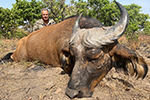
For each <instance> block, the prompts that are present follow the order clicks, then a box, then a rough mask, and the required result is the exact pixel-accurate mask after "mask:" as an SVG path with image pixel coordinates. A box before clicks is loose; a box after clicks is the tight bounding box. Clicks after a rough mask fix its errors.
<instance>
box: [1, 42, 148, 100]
mask: <svg viewBox="0 0 150 100" xmlns="http://www.w3.org/2000/svg"><path fill="white" fill-rule="evenodd" d="M149 40H150V39H148V40H147V41H145V39H144V41H143V42H142V41H140V43H138V44H139V45H138V48H137V50H136V52H138V53H139V54H140V55H141V56H143V57H144V58H145V60H146V61H147V64H148V65H149V69H150V42H149ZM17 42H18V40H5V39H3V40H0V54H1V55H0V58H1V57H3V56H4V55H5V54H7V53H9V52H13V51H14V50H15V49H16V44H17ZM125 44H126V43H125ZM127 45H128V44H127ZM131 47H132V46H131ZM68 81H69V76H68V75H67V74H63V70H62V69H61V68H56V67H50V66H49V65H44V64H40V63H38V62H37V61H35V62H25V61H22V62H19V63H16V62H11V63H10V62H9V63H5V64H3V65H0V100H70V98H69V97H68V96H66V95H65V88H66V86H67V83H68ZM73 100H150V71H148V74H147V76H146V77H145V79H143V80H142V79H138V80H137V79H136V78H134V77H131V76H126V75H124V74H123V72H116V71H115V69H114V68H113V69H112V70H111V71H110V72H109V73H108V74H107V75H106V76H105V78H103V79H102V81H101V82H100V83H99V84H98V85H97V86H96V87H95V90H94V93H93V95H92V97H90V98H75V99H73Z"/></svg>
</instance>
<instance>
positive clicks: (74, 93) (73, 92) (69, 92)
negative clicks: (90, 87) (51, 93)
mask: <svg viewBox="0 0 150 100" xmlns="http://www.w3.org/2000/svg"><path fill="white" fill-rule="evenodd" d="M65 93H66V95H68V96H69V97H70V98H71V99H73V98H75V97H78V98H81V97H82V94H83V93H82V92H81V91H78V90H75V89H70V88H68V87H67V88H66V90H65Z"/></svg>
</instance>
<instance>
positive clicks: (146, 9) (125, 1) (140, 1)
mask: <svg viewBox="0 0 150 100" xmlns="http://www.w3.org/2000/svg"><path fill="white" fill-rule="evenodd" d="M29 1H30V0H29ZM110 1H113V0H110ZM116 1H118V2H120V3H121V4H122V5H130V4H133V3H134V4H137V5H139V6H141V7H142V8H141V10H142V11H141V13H144V14H149V16H150V5H149V0H116ZM15 2H16V0H0V7H3V8H9V9H11V8H12V7H13V6H12V4H14V3H15ZM66 2H67V3H69V2H70V0H66Z"/></svg>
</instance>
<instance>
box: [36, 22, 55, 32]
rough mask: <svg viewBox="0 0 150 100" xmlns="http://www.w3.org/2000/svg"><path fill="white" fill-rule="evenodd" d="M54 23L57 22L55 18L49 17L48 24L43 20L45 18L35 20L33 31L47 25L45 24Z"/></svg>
mask: <svg viewBox="0 0 150 100" xmlns="http://www.w3.org/2000/svg"><path fill="white" fill-rule="evenodd" d="M52 24H56V22H55V21H54V20H53V19H49V22H48V24H47V25H46V24H45V23H44V22H43V19H39V20H37V21H36V22H35V24H34V26H33V31H36V30H38V29H40V28H42V27H45V26H48V25H52Z"/></svg>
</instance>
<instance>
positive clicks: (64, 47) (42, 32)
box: [1, 2, 148, 98]
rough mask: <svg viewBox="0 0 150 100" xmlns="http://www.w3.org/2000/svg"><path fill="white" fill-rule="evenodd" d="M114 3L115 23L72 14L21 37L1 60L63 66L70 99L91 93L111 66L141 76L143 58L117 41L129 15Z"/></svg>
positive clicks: (145, 65) (142, 73)
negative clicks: (118, 11) (105, 23)
mask: <svg viewBox="0 0 150 100" xmlns="http://www.w3.org/2000/svg"><path fill="white" fill-rule="evenodd" d="M115 3H116V4H117V5H118V7H119V9H120V12H121V17H120V20H119V21H118V22H117V23H116V24H115V25H114V26H111V27H105V26H104V25H102V24H101V23H100V22H99V21H98V20H96V19H93V18H90V17H82V16H81V15H82V14H80V15H79V16H72V17H70V18H67V19H65V20H64V21H62V22H60V23H58V24H55V25H51V26H47V27H44V28H42V29H39V30H37V31H34V32H32V33H31V34H29V35H28V36H27V37H24V38H22V39H21V40H20V41H19V43H18V45H17V49H16V50H15V52H14V53H9V54H7V55H6V56H4V57H3V58H2V59H1V62H5V61H10V60H12V61H16V62H18V61H21V60H25V61H33V60H38V61H40V62H43V63H46V64H49V65H51V66H55V67H61V68H63V69H64V70H65V71H66V72H67V73H69V74H70V80H69V82H68V85H67V87H66V90H65V92H66V94H67V95H68V96H69V97H70V98H75V97H90V96H92V93H93V91H94V87H95V86H96V85H97V84H98V83H99V82H100V81H101V80H102V78H103V77H104V76H105V75H106V74H107V73H108V72H109V71H110V70H111V68H112V67H115V68H120V69H123V70H124V71H125V72H126V73H129V74H130V75H131V76H133V75H136V77H137V78H144V77H145V76H146V74H147V72H148V67H147V64H146V62H145V60H144V59H143V57H141V56H140V55H139V54H137V53H136V52H134V51H133V50H130V49H128V48H127V47H125V46H123V45H121V44H119V42H118V39H119V38H120V37H121V36H122V34H123V33H124V32H125V29H126V28H127V25H128V20H129V17H128V13H127V11H126V9H125V8H124V7H123V6H122V5H121V4H120V3H118V2H115Z"/></svg>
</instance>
